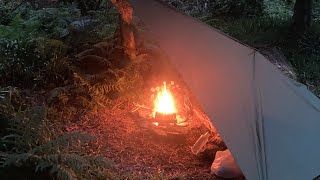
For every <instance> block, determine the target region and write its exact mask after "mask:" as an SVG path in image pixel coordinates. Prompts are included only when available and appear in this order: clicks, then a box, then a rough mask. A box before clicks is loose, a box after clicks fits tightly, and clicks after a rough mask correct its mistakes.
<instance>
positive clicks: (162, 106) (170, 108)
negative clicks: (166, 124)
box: [154, 82, 176, 114]
mask: <svg viewBox="0 0 320 180" xmlns="http://www.w3.org/2000/svg"><path fill="white" fill-rule="evenodd" d="M154 107H155V109H154V111H156V112H159V113H163V114H173V113H176V108H175V104H174V101H173V97H172V95H171V93H170V91H169V90H168V89H167V85H166V82H163V88H162V90H161V91H159V92H158V95H157V97H156V100H155V105H154Z"/></svg>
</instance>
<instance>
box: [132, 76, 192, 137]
mask: <svg viewBox="0 0 320 180" xmlns="http://www.w3.org/2000/svg"><path fill="white" fill-rule="evenodd" d="M175 88H177V87H175V85H174V82H173V81H171V82H170V84H167V83H166V82H163V85H162V86H161V87H160V86H158V87H156V88H151V92H152V95H151V101H152V103H151V104H152V105H151V106H152V107H146V106H141V105H140V106H138V108H136V109H134V110H133V112H134V111H138V112H139V114H140V115H139V116H140V117H142V118H143V119H144V120H145V121H143V122H146V124H147V127H148V129H149V130H151V132H152V133H153V134H154V135H155V137H156V138H157V139H163V140H169V141H174V142H177V141H179V142H184V141H185V134H186V133H187V132H188V130H189V128H187V126H188V125H189V123H188V121H187V120H188V118H186V115H185V113H184V111H183V110H182V109H181V108H178V107H180V106H179V104H182V103H181V102H180V101H182V100H181V99H180V98H177V97H174V95H173V93H172V92H171V90H172V89H175ZM141 112H142V113H141Z"/></svg>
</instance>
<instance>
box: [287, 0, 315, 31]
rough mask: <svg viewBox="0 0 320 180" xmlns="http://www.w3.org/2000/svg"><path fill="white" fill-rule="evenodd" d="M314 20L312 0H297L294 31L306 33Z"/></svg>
mask: <svg viewBox="0 0 320 180" xmlns="http://www.w3.org/2000/svg"><path fill="white" fill-rule="evenodd" d="M311 22H312V0H296V3H295V5H294V14H293V25H292V26H293V31H294V32H296V33H299V34H301V33H304V32H305V31H307V30H308V29H309V28H310V26H311Z"/></svg>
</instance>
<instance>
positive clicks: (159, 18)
mask: <svg viewBox="0 0 320 180" xmlns="http://www.w3.org/2000/svg"><path fill="white" fill-rule="evenodd" d="M129 1H130V2H131V4H132V5H133V7H134V13H135V14H136V15H137V16H138V17H139V18H140V19H141V21H142V22H143V23H144V24H145V26H146V28H147V29H148V30H149V31H150V33H151V34H152V35H153V37H154V38H155V39H156V41H157V43H158V44H159V45H160V47H161V48H162V49H163V50H164V51H165V53H166V54H167V55H168V57H169V58H170V61H171V63H172V64H173V65H175V67H176V68H177V70H178V71H179V73H180V74H181V75H182V77H183V79H184V81H185V82H186V83H187V85H188V86H189V88H190V89H191V90H192V92H193V93H194V95H195V96H196V98H197V99H198V100H199V102H200V103H201V105H202V106H203V108H204V110H205V112H206V113H207V114H208V116H209V117H210V118H211V120H212V123H213V124H214V126H215V127H216V128H217V130H218V131H219V133H220V134H221V136H222V138H223V139H224V141H225V143H226V145H227V146H228V148H229V149H230V151H231V153H232V154H233V156H234V158H235V160H236V161H237V163H238V164H239V166H240V168H241V170H242V172H243V173H244V175H245V177H246V178H247V179H248V180H267V179H268V180H280V179H281V180H295V179H297V180H306V179H312V178H314V177H316V176H317V175H319V174H320V140H319V138H320V130H319V128H320V102H319V99H318V98H317V97H316V96H314V95H313V94H312V93H310V92H309V91H308V90H307V89H306V88H305V87H304V86H302V85H300V84H298V83H297V82H294V81H293V80H290V79H288V78H286V77H285V76H283V75H282V74H281V72H279V71H278V69H276V68H275V67H274V66H273V65H272V64H271V63H270V62H269V61H267V60H266V59H265V58H264V57H263V56H262V55H261V54H260V53H259V52H256V51H255V50H253V49H252V48H250V47H247V46H245V45H242V44H241V43H239V42H237V41H235V40H233V39H231V38H230V37H228V36H226V35H224V34H222V33H220V32H219V31H217V30H215V29H214V28H212V27H210V26H207V25H206V24H204V23H201V22H199V21H197V20H195V19H194V18H192V17H189V16H186V15H183V14H181V13H179V12H177V11H175V10H174V9H172V8H169V7H167V6H165V5H163V4H162V3H160V2H158V1H155V0H129Z"/></svg>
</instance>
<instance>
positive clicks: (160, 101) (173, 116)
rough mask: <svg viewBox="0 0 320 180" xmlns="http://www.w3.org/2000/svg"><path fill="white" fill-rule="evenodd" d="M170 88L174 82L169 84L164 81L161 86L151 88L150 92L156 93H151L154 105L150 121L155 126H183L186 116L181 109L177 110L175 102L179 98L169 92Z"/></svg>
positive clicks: (176, 102)
mask: <svg viewBox="0 0 320 180" xmlns="http://www.w3.org/2000/svg"><path fill="white" fill-rule="evenodd" d="M170 88H173V89H174V88H175V87H174V82H173V81H171V83H170V84H169V85H167V83H166V82H165V81H164V82H163V86H162V87H157V88H155V89H152V90H151V91H152V92H155V93H156V96H154V95H152V97H155V98H152V99H153V104H154V107H153V109H152V116H151V117H152V121H153V124H154V125H156V126H159V125H163V126H168V125H171V126H174V125H178V126H184V125H187V123H185V121H186V118H185V115H182V114H181V113H182V112H181V110H180V112H179V110H178V108H177V104H178V101H179V99H177V98H175V97H174V96H173V94H172V93H171V89H170Z"/></svg>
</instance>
